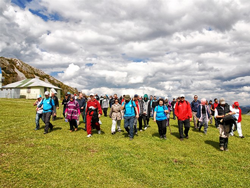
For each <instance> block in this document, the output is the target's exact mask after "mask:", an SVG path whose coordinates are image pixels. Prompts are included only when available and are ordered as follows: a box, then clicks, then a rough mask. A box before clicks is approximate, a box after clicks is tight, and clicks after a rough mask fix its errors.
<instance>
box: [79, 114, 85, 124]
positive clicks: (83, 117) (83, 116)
mask: <svg viewBox="0 0 250 188" xmlns="http://www.w3.org/2000/svg"><path fill="white" fill-rule="evenodd" d="M80 113H81V116H82V120H83V122H84V123H85V111H80ZM79 121H80V119H79Z"/></svg>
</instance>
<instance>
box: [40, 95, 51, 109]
mask: <svg viewBox="0 0 250 188" xmlns="http://www.w3.org/2000/svg"><path fill="white" fill-rule="evenodd" d="M43 101H44V98H43V99H42V102H41V103H40V104H39V108H40V107H41V106H42V104H43ZM49 103H50V105H51V106H52V107H51V109H50V110H53V104H52V98H51V97H50V98H49Z"/></svg>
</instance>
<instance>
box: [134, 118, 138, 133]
mask: <svg viewBox="0 0 250 188" xmlns="http://www.w3.org/2000/svg"><path fill="white" fill-rule="evenodd" d="M134 130H135V133H137V118H135V119H134Z"/></svg>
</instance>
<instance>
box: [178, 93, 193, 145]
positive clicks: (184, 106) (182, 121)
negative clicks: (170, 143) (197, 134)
mask: <svg viewBox="0 0 250 188" xmlns="http://www.w3.org/2000/svg"><path fill="white" fill-rule="evenodd" d="M175 115H176V117H177V119H178V128H179V134H180V141H183V138H184V135H183V125H184V127H185V130H184V133H185V138H187V139H188V138H189V137H188V132H189V129H190V121H191V120H192V110H191V107H190V104H189V102H188V101H186V100H185V95H184V94H181V96H180V101H179V102H177V103H176V104H175Z"/></svg>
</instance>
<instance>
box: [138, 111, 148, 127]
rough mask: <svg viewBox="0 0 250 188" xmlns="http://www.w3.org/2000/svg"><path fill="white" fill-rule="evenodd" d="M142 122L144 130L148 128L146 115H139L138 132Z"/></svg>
mask: <svg viewBox="0 0 250 188" xmlns="http://www.w3.org/2000/svg"><path fill="white" fill-rule="evenodd" d="M142 120H143V123H144V128H145V127H147V126H148V123H149V117H148V116H147V115H144V114H142V115H140V116H139V119H138V121H139V130H142Z"/></svg>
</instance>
